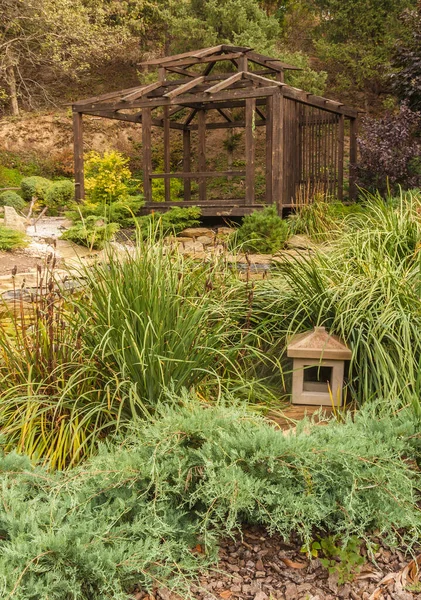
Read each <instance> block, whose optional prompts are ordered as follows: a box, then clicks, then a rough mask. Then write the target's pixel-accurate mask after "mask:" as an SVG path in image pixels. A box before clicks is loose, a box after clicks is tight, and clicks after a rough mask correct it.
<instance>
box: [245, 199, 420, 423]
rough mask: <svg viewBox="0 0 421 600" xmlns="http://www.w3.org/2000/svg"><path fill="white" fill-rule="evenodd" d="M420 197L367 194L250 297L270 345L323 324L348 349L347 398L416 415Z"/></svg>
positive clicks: (418, 372)
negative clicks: (324, 239) (361, 204)
mask: <svg viewBox="0 0 421 600" xmlns="http://www.w3.org/2000/svg"><path fill="white" fill-rule="evenodd" d="M420 239H421V197H420V194H419V192H412V193H406V195H402V196H401V197H400V198H398V199H394V200H388V201H385V200H383V199H382V198H379V197H369V198H368V199H367V202H366V206H365V209H364V211H363V212H362V213H361V214H354V215H351V216H349V217H348V218H347V219H345V221H344V224H343V228H342V232H341V235H340V236H338V237H337V238H336V240H335V241H334V242H332V243H331V244H330V246H329V247H328V248H327V249H319V250H317V251H315V252H313V253H312V255H311V256H309V255H303V256H300V257H298V258H297V259H290V260H289V261H285V262H284V263H283V264H282V265H281V266H280V267H279V271H280V272H279V275H278V276H277V277H274V278H273V279H272V280H271V281H268V282H266V283H265V284H264V286H263V289H261V290H260V291H257V292H256V294H255V311H254V315H255V317H256V318H259V317H258V314H259V313H260V320H261V327H266V328H267V329H268V330H269V329H271V330H272V334H273V336H274V340H275V342H276V341H277V344H278V345H277V348H278V351H279V346H282V345H284V344H285V341H286V339H287V338H288V336H289V335H291V334H292V333H295V332H297V331H305V330H306V329H309V328H311V327H313V326H315V325H324V326H326V327H327V328H328V329H329V331H331V332H332V333H336V334H338V335H340V336H341V337H342V338H343V339H344V340H345V341H346V342H347V343H348V345H349V346H350V348H351V350H352V353H353V357H352V360H351V363H350V369H349V392H350V395H348V398H350V397H352V398H353V399H355V400H357V402H358V403H359V404H363V403H364V402H368V401H370V400H372V399H373V398H379V397H381V398H384V399H387V400H388V401H389V402H390V403H391V404H392V405H393V406H395V407H397V406H401V405H406V404H408V403H410V404H412V406H413V408H414V410H416V411H417V413H420V412H421V406H420V398H421V375H420V369H419V365H420V361H421V294H420V292H421V273H420V264H421V263H420V261H421V254H420V251H419V249H420V246H419V244H420Z"/></svg>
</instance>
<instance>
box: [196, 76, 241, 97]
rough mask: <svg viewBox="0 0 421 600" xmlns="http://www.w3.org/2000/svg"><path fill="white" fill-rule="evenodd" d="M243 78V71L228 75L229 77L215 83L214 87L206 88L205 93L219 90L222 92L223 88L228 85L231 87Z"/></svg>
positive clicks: (214, 92) (213, 92)
mask: <svg viewBox="0 0 421 600" xmlns="http://www.w3.org/2000/svg"><path fill="white" fill-rule="evenodd" d="M242 78H243V73H242V72H241V71H240V72H239V73H235V74H234V75H231V77H228V79H225V80H224V81H221V82H220V83H217V84H215V85H213V86H212V87H210V88H208V89H207V90H205V94H216V93H217V92H221V91H222V90H225V89H226V88H227V87H229V86H230V85H232V84H233V83H235V82H236V81H240V79H242Z"/></svg>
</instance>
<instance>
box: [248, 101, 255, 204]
mask: <svg viewBox="0 0 421 600" xmlns="http://www.w3.org/2000/svg"><path fill="white" fill-rule="evenodd" d="M255 109H256V99H255V98H247V100H246V135H245V143H246V204H253V203H254V196H255V194H254V176H255V165H254V156H255V120H256V113H255Z"/></svg>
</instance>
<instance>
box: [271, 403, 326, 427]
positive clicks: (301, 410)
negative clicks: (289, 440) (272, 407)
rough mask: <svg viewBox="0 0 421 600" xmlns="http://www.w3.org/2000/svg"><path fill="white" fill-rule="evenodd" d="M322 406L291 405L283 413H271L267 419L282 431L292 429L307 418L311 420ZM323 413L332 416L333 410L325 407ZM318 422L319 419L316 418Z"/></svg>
mask: <svg viewBox="0 0 421 600" xmlns="http://www.w3.org/2000/svg"><path fill="white" fill-rule="evenodd" d="M319 410H320V406H307V405H304V404H291V405H290V406H288V407H287V408H285V409H284V410H282V411H269V412H268V413H267V414H266V418H267V419H269V420H270V421H273V422H274V423H276V424H277V425H279V427H280V428H281V429H290V428H291V427H294V426H295V423H296V422H297V421H301V420H302V419H304V418H305V417H308V418H309V419H311V418H312V417H313V415H315V413H317V412H319ZM322 413H324V414H325V415H327V416H330V415H332V413H333V410H332V408H331V407H330V406H323V407H322ZM315 419H316V421H318V420H319V419H318V417H317V416H316V417H315Z"/></svg>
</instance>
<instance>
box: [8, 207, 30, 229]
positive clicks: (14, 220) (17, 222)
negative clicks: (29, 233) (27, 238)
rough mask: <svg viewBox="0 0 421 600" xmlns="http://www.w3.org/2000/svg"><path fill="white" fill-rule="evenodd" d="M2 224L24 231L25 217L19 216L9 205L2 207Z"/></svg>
mask: <svg viewBox="0 0 421 600" xmlns="http://www.w3.org/2000/svg"><path fill="white" fill-rule="evenodd" d="M4 226H5V227H9V229H14V230H15V231H21V232H22V233H26V219H24V218H23V217H20V216H19V215H18V213H17V212H16V211H15V209H14V208H12V207H11V206H5V207H4Z"/></svg>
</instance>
